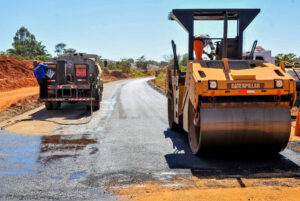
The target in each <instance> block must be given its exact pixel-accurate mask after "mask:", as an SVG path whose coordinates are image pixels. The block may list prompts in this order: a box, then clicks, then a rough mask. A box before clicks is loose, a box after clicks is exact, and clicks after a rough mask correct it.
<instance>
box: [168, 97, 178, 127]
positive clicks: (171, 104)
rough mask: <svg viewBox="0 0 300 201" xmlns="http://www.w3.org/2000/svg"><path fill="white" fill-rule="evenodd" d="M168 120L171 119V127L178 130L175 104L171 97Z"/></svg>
mask: <svg viewBox="0 0 300 201" xmlns="http://www.w3.org/2000/svg"><path fill="white" fill-rule="evenodd" d="M168 120H169V127H170V128H171V129H172V130H174V131H177V130H178V125H177V124H176V123H175V122H174V104H173V100H171V98H168Z"/></svg>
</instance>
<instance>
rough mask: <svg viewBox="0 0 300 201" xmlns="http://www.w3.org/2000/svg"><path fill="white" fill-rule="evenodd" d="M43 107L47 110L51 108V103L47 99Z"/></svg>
mask: <svg viewBox="0 0 300 201" xmlns="http://www.w3.org/2000/svg"><path fill="white" fill-rule="evenodd" d="M45 107H46V109H47V110H52V103H51V102H49V101H47V102H45Z"/></svg>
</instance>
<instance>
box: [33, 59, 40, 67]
mask: <svg viewBox="0 0 300 201" xmlns="http://www.w3.org/2000/svg"><path fill="white" fill-rule="evenodd" d="M39 63H40V62H39V61H38V60H34V61H33V62H32V64H33V66H37V65H38V64H39Z"/></svg>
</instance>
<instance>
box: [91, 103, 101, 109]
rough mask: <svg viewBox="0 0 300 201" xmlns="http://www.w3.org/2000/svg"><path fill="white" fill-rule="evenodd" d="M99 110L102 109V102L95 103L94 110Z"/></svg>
mask: <svg viewBox="0 0 300 201" xmlns="http://www.w3.org/2000/svg"><path fill="white" fill-rule="evenodd" d="M99 109H100V101H94V102H93V110H99Z"/></svg>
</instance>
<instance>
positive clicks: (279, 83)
mask: <svg viewBox="0 0 300 201" xmlns="http://www.w3.org/2000/svg"><path fill="white" fill-rule="evenodd" d="M274 85H275V88H282V87H283V80H274Z"/></svg>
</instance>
